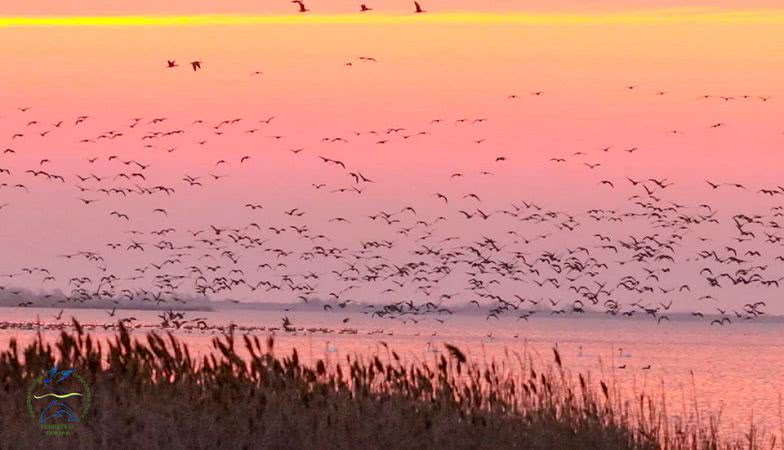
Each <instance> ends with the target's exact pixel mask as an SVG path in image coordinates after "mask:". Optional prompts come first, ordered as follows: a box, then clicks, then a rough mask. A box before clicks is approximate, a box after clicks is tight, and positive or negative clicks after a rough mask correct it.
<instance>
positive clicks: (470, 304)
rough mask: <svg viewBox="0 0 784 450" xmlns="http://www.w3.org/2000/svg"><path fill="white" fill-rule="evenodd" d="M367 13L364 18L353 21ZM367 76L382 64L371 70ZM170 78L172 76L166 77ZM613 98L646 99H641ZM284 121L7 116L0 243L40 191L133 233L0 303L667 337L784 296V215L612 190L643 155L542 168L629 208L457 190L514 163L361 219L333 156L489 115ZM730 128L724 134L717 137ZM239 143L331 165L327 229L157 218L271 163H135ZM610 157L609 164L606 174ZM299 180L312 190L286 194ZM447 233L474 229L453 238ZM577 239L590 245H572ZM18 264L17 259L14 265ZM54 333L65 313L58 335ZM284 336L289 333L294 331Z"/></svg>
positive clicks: (254, 159)
mask: <svg viewBox="0 0 784 450" xmlns="http://www.w3.org/2000/svg"><path fill="white" fill-rule="evenodd" d="M293 3H296V4H297V5H298V6H299V10H300V11H301V12H303V13H304V12H307V11H309V10H308V8H307V7H306V5H305V3H303V2H301V1H294V2H293ZM414 5H415V10H414V11H415V13H424V12H425V10H424V9H422V7H421V6H420V4H419V3H416V2H415V3H414ZM371 10H372V8H369V7H368V6H367V5H364V4H363V5H361V8H360V11H361V12H367V11H371ZM361 59H362V60H363V61H368V62H377V61H376V59H375V58H372V57H362V58H361ZM203 64H204V63H203V61H200V60H196V61H193V62H191V63H190V66H191V68H192V69H193V71H198V70H199V69H201V68H202V65H203ZM165 67H166V68H177V67H179V66H178V64H177V62H176V61H175V60H168V61H166V65H165ZM254 74H261V72H254ZM619 90H626V91H629V92H636V91H639V88H638V86H634V85H630V86H620V87H619ZM655 95H657V96H663V95H666V92H664V91H657V92H655ZM528 96H530V98H532V99H538V98H544V97H546V96H547V93H546V92H543V91H533V92H530V93H529V95H528ZM522 99H523V96H521V95H520V94H510V95H507V96H506V98H505V101H506V102H516V101H521V100H522ZM699 101H716V102H721V103H723V104H726V103H729V102H740V101H747V102H764V103H768V102H771V101H772V99H771V97H769V96H752V95H744V96H729V95H720V96H716V95H705V96H703V97H701V98H700V100H699ZM278 120H279V119H278V118H276V117H275V116H269V117H264V118H249V117H228V118H225V119H223V120H219V121H215V122H209V121H207V120H203V119H197V120H191V121H188V122H184V121H182V120H180V121H179V123H178V124H176V125H175V123H176V122H177V119H175V118H171V117H166V116H159V117H133V118H129V119H128V120H126V121H123V122H120V123H117V124H116V125H115V126H113V127H110V128H104V129H95V126H92V125H91V124H92V123H94V122H96V118H95V117H93V116H91V115H77V116H75V117H71V118H58V119H56V120H49V119H47V118H46V117H42V116H40V115H37V114H36V109H35V108H30V107H20V108H17V109H16V110H15V111H10V112H7V113H5V114H2V116H0V121H2V122H5V123H4V125H7V126H11V127H14V130H13V132H12V133H10V135H8V136H5V137H4V138H5V139H3V137H0V140H4V141H5V145H3V147H2V149H1V150H0V226H2V223H3V221H4V219H5V217H4V216H6V215H8V214H13V210H14V209H15V208H25V201H24V198H25V196H29V195H34V194H35V192H36V191H37V190H41V189H44V188H45V189H48V190H57V191H61V192H63V191H64V192H67V193H69V195H70V196H71V198H72V204H73V207H74V208H81V210H80V212H84V214H100V215H105V216H106V217H108V218H112V219H114V220H115V221H116V222H117V224H118V227H121V228H122V229H123V231H122V233H118V234H117V235H116V236H115V238H113V239H112V240H110V241H108V242H104V243H103V246H102V247H91V248H81V249H78V248H75V249H73V251H72V252H70V253H66V254H62V255H52V256H53V258H54V257H56V258H58V259H59V260H65V261H66V262H67V263H68V264H67V265H66V268H63V267H62V266H63V264H61V262H57V263H56V264H44V263H43V262H42V264H41V265H40V267H18V268H15V269H12V270H9V271H7V272H6V273H0V294H3V295H4V296H6V298H8V297H9V296H10V298H11V299H13V303H14V304H15V305H17V306H20V307H27V306H33V305H35V304H36V301H34V299H33V298H32V293H31V292H30V291H29V290H27V289H30V288H36V287H37V288H44V289H46V288H51V287H53V286H55V285H57V286H60V287H63V288H64V289H65V291H56V292H54V291H50V293H48V294H46V295H44V296H42V297H41V298H39V299H38V300H41V301H45V302H48V304H49V305H51V306H56V307H67V306H69V305H78V306H89V305H90V304H91V303H98V302H106V301H109V302H111V303H113V304H114V305H115V306H120V307H121V306H122V305H124V304H126V303H133V302H136V303H141V304H149V305H152V306H156V307H159V308H162V309H165V310H168V312H167V313H165V314H164V315H162V316H161V318H162V320H161V324H162V326H165V327H172V326H176V327H177V328H180V327H181V326H188V327H194V328H200V329H204V328H208V327H210V326H211V325H209V324H207V322H206V319H204V318H198V319H188V320H185V318H184V317H183V316H182V314H183V313H178V312H176V310H177V308H178V307H179V306H181V305H184V304H187V303H188V302H189V301H191V300H193V299H195V298H201V299H203V298H211V299H228V300H231V299H233V300H232V301H234V302H239V300H236V299H237V298H249V299H251V300H252V301H265V300H269V299H272V300H275V301H281V302H292V301H297V302H301V303H311V304H316V305H318V307H319V308H322V309H323V310H324V311H332V312H339V311H341V310H346V311H348V310H351V309H352V308H355V309H360V310H361V311H362V312H364V313H365V314H367V315H369V316H371V317H373V318H377V319H379V320H395V321H399V322H401V323H419V322H421V321H434V322H435V321H437V322H440V323H444V322H446V321H449V320H450V317H451V316H453V315H454V314H455V313H456V310H457V309H458V308H463V309H465V308H468V309H469V310H474V309H475V310H477V311H481V312H482V313H483V314H484V315H485V317H486V319H487V320H488V321H489V320H498V319H500V318H501V317H504V316H512V317H514V318H516V319H517V320H520V321H529V320H531V319H532V318H534V317H538V316H542V315H546V316H558V315H563V316H579V315H581V314H586V313H589V312H592V313H597V312H599V313H603V314H606V315H608V316H617V317H619V318H620V317H633V316H641V317H647V318H650V320H653V321H656V322H657V323H658V324H663V323H666V322H669V321H670V320H671V318H672V317H673V314H674V313H675V312H676V311H677V310H678V308H677V306H675V305H677V304H678V303H687V304H689V305H690V306H689V307H690V309H691V310H689V311H685V312H682V313H683V314H688V315H690V316H691V318H692V319H693V320H702V321H704V322H705V323H706V324H709V325H711V326H716V327H724V326H729V325H732V324H733V323H735V322H737V321H746V320H754V319H757V318H759V317H761V316H763V315H765V314H766V308H767V306H768V305H767V302H768V301H769V297H768V295H769V294H766V293H770V292H777V289H779V288H780V287H781V286H780V283H781V282H783V281H784V274H782V273H781V271H780V270H778V271H777V269H779V268H781V267H784V266H782V265H780V264H778V263H779V262H782V261H784V255H778V254H776V252H775V249H776V248H777V247H778V246H780V245H781V244H782V239H784V235H782V234H781V231H780V228H781V225H780V222H779V221H780V218H781V217H784V206H782V205H773V206H771V207H770V208H769V210H768V212H767V213H766V214H747V213H744V212H742V211H729V212H728V211H724V212H723V213H720V211H719V208H718V207H716V206H714V205H712V204H710V203H708V202H700V203H697V204H681V203H678V202H675V201H673V200H672V199H671V197H670V196H669V195H668V194H669V192H670V191H671V189H672V186H674V185H675V184H676V181H673V180H669V179H667V178H662V177H656V176H650V177H645V178H634V177H624V178H621V179H607V178H605V177H603V176H602V175H600V173H601V169H602V168H603V167H605V166H606V165H607V164H611V163H612V162H613V161H612V159H608V156H609V155H616V154H617V155H619V157H625V158H634V157H635V156H636V155H637V154H638V152H639V151H644V150H643V149H642V148H641V147H637V146H631V147H625V148H615V147H613V146H607V147H602V148H598V149H574V151H572V152H569V154H568V155H566V156H564V155H542V160H541V161H540V162H541V164H542V165H546V166H548V167H549V169H553V170H558V168H559V167H562V166H564V165H569V164H573V165H577V166H580V167H584V168H585V169H584V170H586V171H588V173H590V174H591V175H592V176H593V175H594V174H595V180H594V182H595V184H594V185H593V186H590V188H591V189H602V190H606V189H612V190H616V191H624V192H626V191H628V195H626V196H625V201H624V202H623V206H622V207H621V208H599V207H590V208H587V209H585V210H583V211H575V212H567V211H563V210H559V209H556V208H550V207H548V206H547V205H545V204H543V203H542V202H539V201H530V200H519V201H515V202H512V203H511V204H507V205H505V206H501V207H499V206H497V205H496V206H494V203H493V199H490V198H486V195H484V194H483V195H480V193H478V192H472V191H468V190H466V188H465V186H466V184H465V183H464V184H460V185H457V184H455V183H457V182H459V180H461V179H466V178H470V177H492V176H494V175H495V172H494V171H495V169H497V168H502V167H504V166H505V165H509V164H514V163H515V160H514V155H493V156H488V157H487V160H486V164H484V166H483V167H477V173H467V172H453V173H451V174H450V175H449V176H448V177H446V179H444V180H442V181H443V183H442V185H443V188H442V189H440V190H439V191H438V192H424V193H422V196H421V198H420V199H417V200H416V203H415V202H414V201H411V202H408V203H407V204H406V203H404V204H400V205H396V206H393V205H386V206H385V207H383V208H380V209H378V210H377V211H376V212H375V213H373V214H370V215H358V214H357V213H356V212H357V210H356V209H354V208H353V199H354V198H356V197H357V196H365V195H367V194H368V192H370V191H372V190H373V189H375V186H377V185H378V184H379V183H382V182H383V174H377V173H370V172H368V170H367V169H363V168H362V167H359V166H355V165H354V164H353V163H352V161H351V160H350V159H346V158H337V157H334V156H331V155H330V148H331V147H330V146H333V145H335V146H337V145H346V144H348V143H349V142H350V141H354V142H356V141H360V142H361V144H362V145H365V146H370V145H375V146H379V147H377V148H383V146H384V145H385V144H389V143H393V142H394V143H395V144H396V145H413V146H420V147H422V146H426V145H427V144H419V143H418V142H417V141H418V140H420V139H424V138H427V137H429V136H433V135H438V134H441V135H445V134H450V133H453V131H454V130H455V129H457V128H466V127H481V126H482V125H483V124H484V123H485V122H487V121H488V120H492V117H473V118H468V117H458V118H454V119H451V120H447V119H443V118H435V119H432V120H430V121H428V122H426V123H416V124H411V125H409V126H405V127H401V126H396V125H390V126H389V127H385V128H380V129H374V130H366V131H358V130H351V131H347V130H346V131H344V132H343V133H342V134H340V133H338V134H334V135H330V136H325V137H323V138H322V139H321V140H320V141H319V142H313V143H309V144H303V145H297V146H293V147H292V146H291V145H289V142H290V141H291V139H287V136H284V135H282V134H279V132H278V131H275V125H276V123H277V121H278ZM98 122H100V121H98ZM724 126H725V124H724V123H723V122H715V123H713V124H712V125H710V126H709V127H706V129H713V130H715V129H719V128H722V127H724ZM669 133H672V134H678V133H680V131H679V130H669ZM59 134H67V135H74V134H78V135H79V136H80V137H79V138H78V139H76V140H75V141H74V142H70V141H69V142H67V144H68V145H73V146H76V148H78V150H74V151H75V152H82V153H83V154H85V155H86V156H85V157H84V159H83V161H82V163H81V166H80V167H79V168H78V169H75V171H71V172H69V171H68V170H65V169H64V167H63V166H58V161H57V158H56V157H55V156H51V155H47V154H44V153H43V151H42V149H43V148H46V147H47V146H48V145H50V144H54V143H58V142H59V141H57V139H58V137H57V136H58V135H59ZM230 136H245V137H247V138H255V137H256V136H257V137H258V139H260V142H261V141H263V142H264V143H267V144H270V145H277V146H278V151H280V152H283V154H285V155H286V156H287V157H289V158H291V159H292V161H293V162H292V164H295V163H296V161H297V160H299V159H302V158H310V159H311V160H313V161H314V162H317V163H319V164H322V171H323V172H325V173H326V172H329V173H330V174H331V177H332V178H333V179H341V180H343V181H340V182H336V183H332V184H330V183H327V182H315V183H308V184H309V187H308V189H309V192H310V195H313V196H325V195H336V196H345V197H344V200H341V201H340V202H339V206H338V207H336V208H335V209H336V210H338V209H339V211H335V214H334V216H333V217H331V218H329V219H328V220H326V221H323V220H316V219H311V216H312V214H311V213H310V211H309V210H308V209H307V208H305V207H304V206H295V205H294V206H291V207H290V208H288V209H284V210H270V207H269V206H268V205H266V204H265V203H264V202H257V201H252V202H243V201H240V200H238V201H237V202H236V203H237V204H236V205H235V207H236V210H237V211H238V215H240V214H242V215H244V216H245V217H246V218H247V220H245V221H243V222H242V223H222V222H223V218H222V217H220V216H217V217H214V218H213V220H214V223H211V224H209V225H208V226H204V227H200V226H193V227H180V226H170V225H168V224H167V221H169V220H170V215H171V214H172V213H171V210H170V208H167V207H161V206H158V205H160V204H161V203H164V204H165V203H167V202H168V203H169V204H172V205H176V203H177V202H178V196H180V195H181V193H183V192H188V193H189V195H199V193H202V192H205V191H207V190H210V189H211V188H213V187H215V186H219V185H220V184H221V183H227V182H228V181H229V180H230V179H231V178H230V177H231V175H233V174H239V173H252V172H253V171H254V170H255V169H257V168H258V167H259V166H258V165H259V164H263V163H264V161H263V158H264V155H262V154H258V153H252V152H249V153H248V154H244V155H241V156H240V157H238V158H234V157H230V156H229V155H228V153H227V154H225V155H224V154H220V153H219V154H218V156H216V157H215V160H214V162H212V163H211V165H209V166H207V167H202V168H201V173H198V174H196V173H192V172H191V173H175V172H174V170H171V169H170V170H165V171H160V172H155V171H154V170H153V164H152V163H151V162H149V161H148V160H147V159H145V158H144V157H138V156H134V157H130V156H127V154H129V153H133V154H134V155H137V154H138V153H137V152H142V154H144V152H147V153H148V154H153V152H154V153H155V155H156V158H160V157H167V155H168V157H170V158H172V159H173V158H179V156H178V155H179V154H180V153H181V152H182V151H185V150H183V149H198V150H197V151H199V152H201V154H202V155H203V154H207V153H206V152H208V150H207V149H208V148H211V149H213V150H214V151H216V152H218V150H215V149H216V148H218V147H220V145H221V144H220V141H221V139H224V138H226V137H230ZM470 144H472V145H476V146H481V147H477V148H482V149H483V150H482V151H483V152H484V151H486V150H484V149H485V147H487V144H486V143H485V138H482V137H479V136H477V137H474V138H471V142H470ZM131 149H132V151H131ZM36 152H41V153H40V155H39V154H37V153H36ZM161 155H163V156H161ZM599 157H602V158H604V159H603V160H602V161H601V162H600V161H598V160H597V159H596V158H599ZM30 158H34V159H35V161H36V162H35V163H31V162H30V161H31V159H30ZM173 160H174V159H173ZM69 168H71V169H73V168H72V167H71V166H69ZM472 179H473V178H472ZM291 183H300V182H299V181H296V180H295V179H292V181H291ZM704 186H705V189H706V190H708V191H720V190H721V191H723V190H733V191H736V192H741V191H742V192H746V193H747V194H746V195H748V196H749V202H751V203H754V204H760V200H759V199H769V198H770V199H775V198H777V197H778V196H782V195H784V187H782V186H762V187H757V188H755V189H752V188H751V187H750V186H745V185H744V184H741V183H736V182H732V181H718V180H713V179H708V180H705V184H704ZM151 199H154V202H153V201H152V200H151ZM229 201H231V200H229ZM766 201H767V200H766ZM153 203H154V204H155V205H156V206H155V207H149V208H147V213H146V214H143V215H141V216H137V215H134V214H132V213H130V212H128V209H129V208H128V205H131V204H133V205H136V206H134V207H137V206H138V205H147V204H153ZM341 208H342V209H341ZM137 209H138V208H137ZM239 211H242V212H241V213H240V212H239ZM180 220H183V218H180ZM367 226H372V227H374V228H373V229H374V230H375V232H376V233H377V234H380V235H381V236H382V237H380V238H365V237H363V236H361V234H362V233H361V232H360V231H354V230H363V229H365V227H367ZM336 229H339V230H340V231H336ZM452 230H464V232H451V233H450V232H448V231H452ZM475 230H481V233H482V234H481V236H480V237H478V238H477V237H475V236H473V234H475V233H474V231H475ZM716 230H720V232H719V233H718V234H717V233H716ZM340 233H343V234H349V235H351V239H350V242H348V243H346V244H345V245H343V244H338V243H337V242H342V241H346V239H344V238H345V236H342V235H341V237H338V236H336V234H340ZM574 239H578V240H579V244H577V245H567V244H565V243H567V242H569V241H570V240H574ZM139 260H143V261H144V262H143V263H141V264H138V265H135V267H132V268H131V269H130V270H122V269H120V268H119V267H120V266H122V264H117V262H118V261H126V262H127V261H139ZM9 264H10V261H7V260H6V261H4V262H3V267H5V268H8V265H9ZM85 265H86V266H87V267H89V268H90V269H89V270H85V272H84V273H81V274H77V275H61V274H60V273H58V271H59V272H67V271H68V270H75V269H74V268H77V267H85ZM55 266H57V267H55ZM685 272H690V273H689V274H688V275H687V274H685ZM691 272H693V273H691ZM730 287H732V288H735V290H734V291H733V293H732V294H725V292H727V291H728V288H730ZM752 288H753V289H752ZM460 304H462V305H463V306H458V305H460ZM693 305H697V307H693ZM347 308H348V309H347ZM115 313H116V310H115V309H113V310H111V311H110V312H109V311H107V314H109V315H110V317H112V318H114V316H115ZM178 314H179V315H178ZM61 316H62V311H61V314H60V315H57V316H55V319H56V321H60V320H61V319H62V317H61ZM284 319H285V320H284V321H283V326H282V329H283V330H284V331H289V330H291V329H293V328H294V327H293V326H292V324H291V322H290V321H289V320H288V319H287V318H284ZM122 320H123V321H125V322H133V321H134V320H135V319H134V318H131V317H126V318H123V319H122ZM346 321H348V319H345V320H344V323H345V322H346Z"/></svg>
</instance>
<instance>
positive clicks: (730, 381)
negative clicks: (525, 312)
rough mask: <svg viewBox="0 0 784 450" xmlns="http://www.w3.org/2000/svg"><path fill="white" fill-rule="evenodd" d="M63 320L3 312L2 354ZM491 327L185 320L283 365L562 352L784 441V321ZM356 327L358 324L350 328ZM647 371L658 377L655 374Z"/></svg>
mask: <svg viewBox="0 0 784 450" xmlns="http://www.w3.org/2000/svg"><path fill="white" fill-rule="evenodd" d="M57 312H58V311H56V310H52V309H40V308H2V309H1V310H0V347H5V346H6V345H7V343H8V339H9V338H11V337H15V338H17V340H18V341H20V342H21V343H22V344H24V343H26V342H29V341H30V340H32V339H34V338H35V330H36V328H35V327H34V326H30V327H28V329H19V328H18V327H17V326H15V325H9V324H11V323H23V322H28V323H29V322H35V321H36V319H37V318H40V321H41V323H42V324H54V323H57V321H56V320H55V319H54V317H53V315H54V314H56V313H57ZM159 314H161V312H159V311H139V310H118V311H117V313H116V316H115V317H114V318H111V317H109V316H108V314H107V312H106V311H103V310H96V309H66V310H64V312H63V315H62V317H63V318H62V320H61V321H60V323H68V322H69V321H70V317H72V316H73V317H75V318H76V319H77V320H79V321H80V322H81V323H83V324H87V325H88V326H89V327H90V328H92V330H91V332H92V333H94V334H96V335H99V336H107V335H108V333H111V330H104V328H103V327H102V326H101V325H103V324H108V323H112V322H114V321H116V320H119V319H120V318H128V317H135V318H136V319H137V320H136V321H135V322H134V323H135V324H136V326H139V328H138V329H136V330H135V333H136V334H139V335H140V334H141V333H143V332H144V331H145V330H150V329H157V328H158V325H159V324H160V323H161V319H160V318H159V317H158V315H159ZM284 316H285V317H288V318H289V319H290V321H291V323H292V326H294V327H295V328H298V329H302V328H316V329H323V330H318V331H310V332H309V331H298V332H297V333H286V332H284V331H283V330H282V317H284ZM485 317H486V316H485V315H482V314H471V313H466V312H463V313H460V314H454V315H453V316H450V317H448V318H446V319H445V320H444V323H440V322H438V321H436V320H435V318H433V317H412V318H413V319H414V320H417V321H418V323H414V322H411V321H407V322H406V323H405V324H404V323H402V322H401V321H400V320H389V319H379V318H371V317H370V316H369V315H366V314H363V313H362V312H361V310H359V309H355V310H341V311H335V312H323V311H317V310H310V311H296V310H289V311H283V310H262V309H250V310H238V309H221V310H216V311H209V312H202V311H193V312H188V313H186V319H194V318H205V319H206V322H207V323H208V324H209V325H210V326H226V325H228V324H230V323H234V324H236V325H237V326H238V327H240V328H239V333H248V332H249V333H251V334H255V335H259V336H267V335H273V334H274V336H275V351H276V353H277V354H279V355H281V354H288V353H290V352H291V350H292V349H293V348H297V350H298V352H299V354H300V357H301V359H303V360H304V361H305V362H312V361H315V360H316V359H327V360H328V361H331V362H334V361H335V360H336V359H337V358H342V357H343V356H344V355H346V354H356V355H365V356H371V355H376V354H379V355H381V356H384V355H385V354H386V350H385V349H384V347H383V345H382V342H383V343H386V344H387V345H389V347H390V348H391V349H393V350H395V351H396V352H397V353H398V354H399V355H400V356H401V358H402V359H403V360H404V361H406V362H416V361H432V359H433V358H434V357H437V356H438V355H439V353H438V352H439V351H442V350H443V345H442V344H443V343H449V344H452V345H456V346H458V347H459V348H461V349H462V350H463V351H464V352H465V353H466V354H467V355H469V357H470V358H471V359H472V360H474V361H477V362H480V363H487V362H490V361H493V360H495V361H506V362H507V363H509V364H511V366H512V367H513V368H514V367H515V364H516V358H515V357H514V353H515V352H516V353H518V354H520V355H523V354H528V355H530V356H531V357H532V358H533V359H534V361H535V362H539V363H542V364H550V363H552V360H553V356H552V355H553V354H552V348H553V347H556V346H557V348H558V349H559V352H560V354H561V356H562V359H563V362H564V365H565V366H566V367H567V368H568V369H569V370H571V371H572V372H582V373H586V374H590V376H591V377H592V379H593V380H594V381H597V380H598V379H602V380H605V381H608V382H614V383H616V384H617V385H618V386H619V387H620V388H621V389H622V390H623V391H624V392H625V393H626V394H627V395H630V396H631V395H633V394H634V393H639V392H646V393H649V394H654V395H658V394H659V393H662V390H663V393H664V395H665V398H666V400H667V408H668V411H670V413H671V414H672V415H673V416H680V417H688V416H690V415H692V413H693V411H694V401H695V400H696V402H697V405H698V408H699V410H700V411H701V415H702V421H703V422H705V421H706V420H707V417H708V414H709V413H713V414H719V413H720V418H721V422H720V429H721V431H722V432H723V433H725V434H732V435H738V434H740V433H742V432H746V431H748V429H749V425H750V423H751V422H752V420H753V422H754V424H755V425H757V426H758V429H759V431H762V432H767V433H779V432H780V417H781V415H780V413H779V395H780V393H781V392H782V378H781V376H780V374H781V373H782V372H784V334H783V333H781V330H782V322H781V321H780V320H777V319H775V320H769V321H755V322H741V323H733V324H732V325H731V326H725V327H719V326H709V325H708V323H707V322H705V321H696V320H689V319H686V318H682V319H677V318H676V320H673V321H672V322H669V323H662V324H661V325H657V323H656V322H655V321H652V320H645V319H637V318H624V319H620V318H608V317H604V316H599V315H595V316H592V315H588V316H581V317H579V318H576V317H558V318H553V317H547V316H542V317H532V318H531V319H530V320H529V321H524V320H521V321H518V320H516V319H515V318H501V319H499V320H495V319H490V320H487V319H485ZM345 319H348V321H346V322H344V320H345ZM243 328H245V329H244V330H243ZM248 328H253V329H252V330H248ZM270 328H273V330H270ZM341 330H344V332H343V333H341ZM42 332H43V334H44V336H45V337H46V338H47V339H53V338H55V337H56V336H57V334H58V332H57V331H56V330H47V329H46V327H43V328H42ZM173 332H174V334H176V335H178V336H179V337H181V338H182V339H184V340H185V341H186V342H187V343H188V344H189V345H190V347H191V350H192V352H193V353H195V354H203V353H205V352H208V351H210V350H211V348H212V345H211V340H212V338H213V336H217V335H220V334H221V331H220V330H218V329H211V330H204V331H202V330H198V329H195V328H194V329H190V330H188V329H179V330H173ZM354 332H356V334H353V333H354ZM328 349H329V350H328ZM507 355H511V357H510V358H507ZM648 366H650V369H644V367H648ZM621 367H624V368H621ZM692 374H693V377H692Z"/></svg>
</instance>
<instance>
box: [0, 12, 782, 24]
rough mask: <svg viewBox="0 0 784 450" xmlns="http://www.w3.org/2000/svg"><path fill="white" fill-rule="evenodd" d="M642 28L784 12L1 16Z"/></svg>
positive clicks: (34, 20)
mask: <svg viewBox="0 0 784 450" xmlns="http://www.w3.org/2000/svg"><path fill="white" fill-rule="evenodd" d="M427 23H439V24H528V25H548V24H607V25H612V24H638V23H643V24H644V23H651V24H656V23H784V9H769V10H744V11H730V10H693V9H692V10H684V9H667V10H656V11H648V12H623V13H621V12H614V13H603V14H577V13H530V12H510V13H490V12H448V13H426V14H400V15H395V14H377V13H362V14H360V13H354V14H312V13H307V14H290V15H253V14H201V15H184V16H171V15H132V16H53V17H45V16H27V17H0V28H10V27H137V26H142V27H143V26H152V27H163V26H205V25H255V24H360V25H361V24H369V25H373V24H427Z"/></svg>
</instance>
